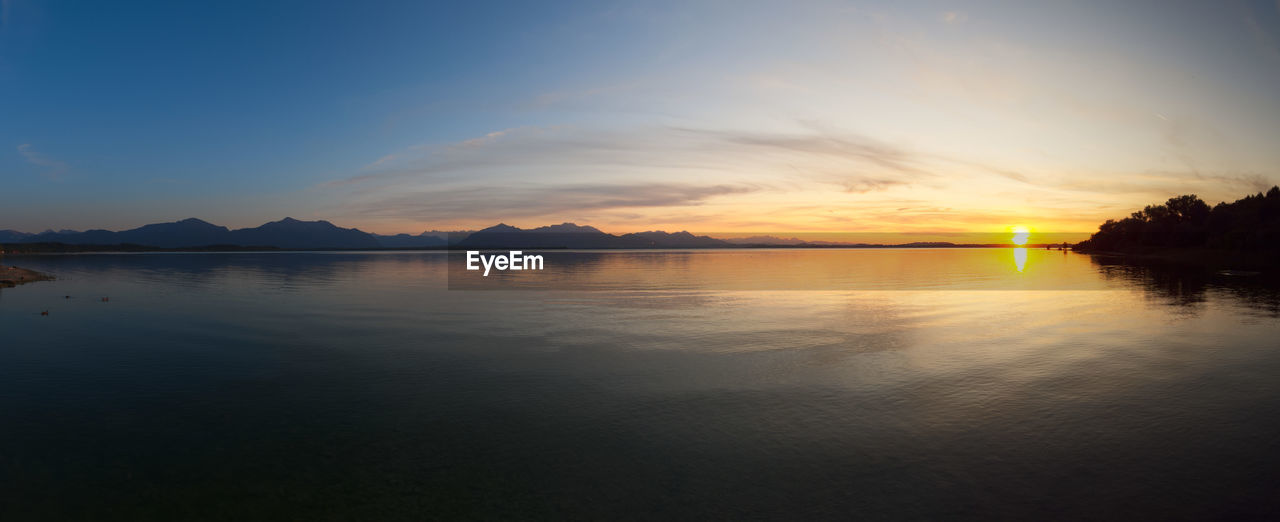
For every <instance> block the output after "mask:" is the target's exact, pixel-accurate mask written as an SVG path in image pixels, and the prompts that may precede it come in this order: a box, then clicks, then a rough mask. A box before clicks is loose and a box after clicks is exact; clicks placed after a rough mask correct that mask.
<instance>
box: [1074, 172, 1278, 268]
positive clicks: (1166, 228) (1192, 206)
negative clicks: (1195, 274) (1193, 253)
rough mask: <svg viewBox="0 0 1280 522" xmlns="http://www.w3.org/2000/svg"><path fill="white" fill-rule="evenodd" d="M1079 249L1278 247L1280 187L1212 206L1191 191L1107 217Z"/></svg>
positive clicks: (1136, 249)
mask: <svg viewBox="0 0 1280 522" xmlns="http://www.w3.org/2000/svg"><path fill="white" fill-rule="evenodd" d="M1075 248H1076V250H1081V251H1086V252H1089V251H1092V252H1098V251H1114V252H1140V251H1149V250H1152V249H1158V248H1210V249H1219V250H1238V251H1280V187H1271V190H1268V191H1267V193H1266V194H1263V193H1261V192H1259V193H1257V194H1255V195H1252V196H1246V197H1245V198H1244V199H1240V200H1237V201H1235V202H1233V203H1226V202H1223V203H1218V204H1217V205H1215V206H1214V207H1213V208H1209V205H1207V204H1205V202H1204V201H1203V200H1201V199H1200V198H1199V197H1196V196H1195V195H1194V194H1188V195H1185V196H1178V197H1175V198H1170V199H1169V201H1166V202H1165V203H1164V204H1163V205H1148V206H1147V207H1146V208H1144V209H1142V210H1139V211H1137V212H1134V213H1133V214H1132V215H1130V216H1129V217H1127V218H1124V219H1121V220H1119V221H1116V220H1113V219H1108V220H1107V222H1106V223H1103V224H1102V226H1100V227H1098V231H1097V232H1096V233H1094V234H1093V235H1092V236H1090V237H1089V239H1088V240H1085V241H1082V242H1080V243H1079V244H1077V245H1076V247H1075Z"/></svg>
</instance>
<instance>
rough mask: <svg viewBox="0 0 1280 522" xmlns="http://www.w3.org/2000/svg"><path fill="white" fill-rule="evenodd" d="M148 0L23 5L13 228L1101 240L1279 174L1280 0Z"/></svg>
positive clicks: (12, 46) (13, 137)
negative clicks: (325, 5) (288, 220)
mask: <svg viewBox="0 0 1280 522" xmlns="http://www.w3.org/2000/svg"><path fill="white" fill-rule="evenodd" d="M147 9H149V10H152V11H154V13H153V14H154V15H155V16H148V17H136V16H130V15H129V14H128V13H129V12H130V10H129V9H118V8H117V6H115V5H112V6H106V5H103V6H96V5H79V6H65V5H44V4H36V3H27V2H10V3H6V14H5V17H4V20H3V21H0V64H3V66H4V67H5V68H6V71H8V74H5V75H2V76H0V77H2V78H3V79H0V92H3V93H4V94H5V95H6V98H8V99H14V100H22V103H20V104H16V105H15V106H14V107H13V108H12V110H11V111H10V112H9V113H7V114H6V125H5V126H4V127H3V128H2V129H0V173H3V176H4V178H5V179H4V183H5V189H6V190H7V191H11V193H14V194H21V196H22V197H20V198H11V199H10V201H7V202H6V205H5V206H4V207H0V229H17V230H23V231H40V230H45V229H55V230H56V229H64V228H65V229H77V230H84V229H90V228H106V229H113V230H119V229H127V228H132V227H136V226H140V225H142V224H147V223H154V222H164V221H173V220H178V219H183V218H186V217H192V216H195V217H199V218H201V219H206V220H209V221H211V222H217V223H219V224H224V225H226V226H229V227H232V228H239V227H252V226H257V225H259V224H261V223H264V222H267V221H273V220H276V219H280V218H281V217H283V216H286V215H289V216H294V217H297V218H299V219H311V220H314V219H324V220H329V221H331V222H334V223H336V224H339V225H341V226H345V227H356V228H360V229H362V230H365V231H369V232H375V233H382V234H394V233H418V232H421V231H424V230H432V229H435V230H460V229H478V228H483V227H487V226H491V225H493V224H496V223H498V222H505V223H508V224H512V225H516V226H521V227H525V228H530V227H537V226H542V225H548V224H555V223H562V222H574V223H578V224H584V225H591V226H595V227H597V228H600V229H601V230H604V231H606V232H611V233H626V232H635V231H644V230H655V229H659V230H667V231H677V230H688V231H691V232H697V233H707V232H719V233H745V234H751V233H755V232H757V231H764V230H767V231H773V232H772V233H774V234H789V233H812V234H844V233H870V234H876V233H882V234H889V233H893V234H909V233H986V232H988V231H990V232H995V231H1007V230H1008V229H1009V227H1011V226H1015V225H1019V224H1022V225H1024V226H1029V227H1032V228H1033V229H1034V230H1045V231H1067V232H1073V233H1081V234H1087V233H1089V232H1092V231H1094V230H1096V229H1097V226H1098V225H1099V224H1101V223H1102V222H1103V221H1105V220H1106V219H1112V218H1122V217H1125V216H1127V215H1129V213H1131V212H1133V211H1135V210H1139V209H1141V208H1142V207H1143V206H1145V205H1148V204H1154V203H1159V202H1162V201H1164V200H1166V199H1167V198H1169V197H1172V196H1176V195H1181V194H1197V195H1199V196H1200V197H1201V198H1203V199H1204V200H1206V201H1207V202H1208V203H1209V204H1210V205H1212V204H1214V203H1217V202H1219V201H1233V200H1235V199H1237V198H1239V197H1242V196H1244V195H1246V194H1251V193H1255V192H1258V191H1262V190H1265V189H1266V188H1268V187H1270V186H1271V185H1274V184H1277V183H1280V148H1276V147H1274V144H1273V143H1272V141H1273V140H1272V138H1273V137H1274V136H1277V135H1280V98H1277V97H1276V96H1275V95H1274V93H1275V92H1280V5H1272V4H1263V3H1257V4H1247V5H1243V4H1242V5H1234V4H1233V5H1232V6H1230V7H1221V6H1216V5H1204V4H1200V3H1194V2H1187V3H1175V4H1169V3H1153V4H1150V5H1146V6H1142V5H1139V4H1126V5H1123V6H1120V5H1115V4H1114V3H1110V2H1091V3H1090V2H1086V3H1072V4H1070V5H1060V4H1043V5H1035V6H1022V5H1006V4H999V3H971V4H968V5H965V6H958V5H956V4H953V3H944V2H920V3H913V4H911V5H905V4H902V3H894V2H856V3H843V2H822V1H819V2H811V3H803V4H795V3H774V2H758V3H756V2H748V3H743V4H740V5H736V6H734V8H733V9H726V8H725V6H724V5H723V4H718V3H714V2H682V3H679V4H678V5H673V6H665V5H652V4H640V5H627V6H578V5H570V4H567V3H559V2H552V3H547V4H539V5H538V6H537V7H534V6H522V5H518V4H517V5H513V6H510V8H509V9H507V10H506V11H509V12H507V13H506V14H507V15H509V16H503V17H495V16H493V13H492V11H490V10H486V9H481V8H478V7H472V6H455V7H450V8H449V9H447V10H444V11H440V10H433V9H432V8H430V7H429V6H425V5H422V4H418V3H404V4H396V3H388V4H381V5H378V6H374V7H369V6H364V7H360V6H354V5H353V6H336V7H334V8H333V9H324V10H317V11H316V12H309V13H307V14H306V16H299V17H285V18H281V17H278V16H266V14H269V13H267V12H261V13H260V12H258V11H257V10H258V9H266V8H264V7H260V6H250V7H244V8H242V9H238V10H230V9H229V10H225V11H220V12H218V13H207V12H205V11H203V10H201V9H197V8H195V7H193V6H183V5H163V6H148V7H147ZM260 14H261V15H263V16H258V15H260ZM210 17H212V18H210ZM214 26H216V27H223V28H225V31H212V32H211V31H202V30H199V28H202V27H214ZM317 27H324V28H326V30H324V31H317V30H316V29H315V28H317ZM375 28H376V29H375ZM226 34H236V35H238V36H237V37H236V38H234V39H232V38H227V37H226V36H225V35H226ZM130 35H135V36H136V35H145V37H135V36H130ZM86 49H90V50H91V52H89V51H86ZM49 64H56V65H57V66H56V67H50V66H49ZM71 86H75V87H74V89H72V87H71ZM5 151H7V152H5ZM1006 240H1007V238H1006ZM1001 241H1005V240H1001ZM1032 241H1034V239H1033V240H1032Z"/></svg>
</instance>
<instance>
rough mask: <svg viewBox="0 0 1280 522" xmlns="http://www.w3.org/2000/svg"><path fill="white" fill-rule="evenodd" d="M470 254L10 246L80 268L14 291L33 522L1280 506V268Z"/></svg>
mask: <svg viewBox="0 0 1280 522" xmlns="http://www.w3.org/2000/svg"><path fill="white" fill-rule="evenodd" d="M1015 255H1021V256H1023V257H1024V259H1022V260H1021V261H1020V262H1019V261H1018V260H1017V259H1015ZM447 259H448V257H447V256H446V255H445V254H442V253H371V254H361V253H314V254H308V253H288V254H280V253H277V254H151V255H84V256H46V257H23V258H12V257H10V258H6V259H5V260H4V263H5V264H18V265H21V266H24V267H27V268H32V269H36V270H41V271H47V272H51V273H53V274H55V275H57V276H58V277H59V278H60V279H59V280H58V281H55V282H50V283H38V284H32V285H26V286H22V287H18V288H13V289H4V290H0V339H3V340H2V341H0V520H184V519H190V520H261V519H271V520H421V519H458V518H463V519H475V518H479V519H529V518H556V519H605V520H619V519H697V520H703V519H707V518H714V519H757V518H758V519H766V518H767V519H938V518H981V519H989V518H994V517H1003V518H1018V519H1068V520H1078V519H1081V518H1092V519H1097V518H1102V519H1132V518H1149V519H1150V518H1156V519H1206V518H1208V519H1214V518H1233V517H1234V518H1240V517H1264V516H1268V515H1269V516H1272V517H1275V516H1280V304H1278V303H1280V296H1278V294H1277V292H1276V291H1275V288H1276V286H1275V285H1274V284H1271V283H1270V282H1268V281H1264V280H1260V278H1261V277H1262V276H1226V275H1218V274H1214V273H1211V272H1202V271H1195V270H1191V271H1186V270H1183V271H1176V270H1169V269H1165V268H1159V267H1137V266H1128V265H1123V264H1116V263H1113V262H1110V261H1106V260H1102V259H1091V258H1090V257H1088V256H1082V255H1075V254H1063V253H1061V252H1045V251H1035V250H1032V251H1029V252H1026V251H1024V252H1022V253H1021V254H1015V253H1014V252H1013V251H1012V250H1003V249H1002V250H878V251H873V250H818V251H797V250H774V251H701V252H616V253H571V252H560V253H556V254H555V256H554V257H549V258H548V260H547V264H548V269H547V271H546V272H544V273H541V274H535V273H524V274H518V275H516V276H511V275H507V276H503V277H505V279H502V280H501V282H502V284H504V285H507V286H505V287H502V286H498V287H497V288H499V289H494V288H495V286H494V285H495V283H494V282H492V281H486V282H484V283H483V284H481V286H483V287H485V288H488V289H487V290H462V289H461V288H466V287H468V285H473V284H475V283H474V281H472V280H465V281H464V280H461V279H459V278H458V277H457V275H458V274H456V273H454V274H451V273H450V271H449V270H448V269H447V268H446V265H447V264H456V262H457V256H455V257H454V261H448V260H447ZM567 267H572V268H567ZM449 288H454V289H453V290H450V289H449ZM501 288H507V289H508V290H503V289H501ZM818 289H821V290H818ZM66 295H70V296H71V298H70V299H66V298H64V296H66ZM103 296H109V297H110V300H109V301H108V302H103V301H102V300H101V297H103ZM42 310H48V311H49V312H50V314H49V315H48V316H41V315H40V314H39V312H40V311H42Z"/></svg>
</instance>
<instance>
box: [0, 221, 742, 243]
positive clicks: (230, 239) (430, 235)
mask: <svg viewBox="0 0 1280 522" xmlns="http://www.w3.org/2000/svg"><path fill="white" fill-rule="evenodd" d="M0 243H10V244H13V243H19V244H21V243H61V244H65V245H102V246H107V245H141V246H147V247H156V248H197V247H208V246H223V245H225V246H236V247H263V248H281V249H376V248H441V247H445V246H454V247H457V248H583V249H597V248H716V247H729V246H733V245H732V244H731V243H729V242H726V241H722V240H719V239H714V238H711V237H707V236H695V235H693V234H690V233H688V232H676V233H668V232H662V231H651V232H638V233H632V234H623V235H613V234H607V233H605V232H601V231H600V230H599V229H597V228H595V227H590V226H580V225H575V224H573V223H562V224H559V225H551V226H545V227H538V228H533V229H521V228H517V227H513V226H510V225H506V224H498V225H495V226H492V227H489V228H486V229H483V230H479V231H475V232H440V231H434V230H433V231H428V232H423V233H421V234H419V235H410V234H397V235H381V234H371V233H368V232H364V231H362V230H359V229H355V228H342V227H339V226H337V225H334V224H333V223H330V222H328V221H300V220H297V219H293V218H288V217H286V218H284V219H282V220H280V221H272V222H270V223H266V224H263V225H262V226H259V227H255V228H242V229H237V230H231V229H228V228H227V227H224V226H219V225H214V224H212V223H209V222H207V221H203V220H200V219H196V218H189V219H184V220H182V221H175V222H172V223H155V224H151V225H144V226H141V227H138V228H134V229H130V230H121V231H118V232H115V231H110V230H86V231H83V232H80V231H74V230H60V231H52V230H50V231H45V232H41V233H36V234H32V233H26V232H18V231H14V230H0Z"/></svg>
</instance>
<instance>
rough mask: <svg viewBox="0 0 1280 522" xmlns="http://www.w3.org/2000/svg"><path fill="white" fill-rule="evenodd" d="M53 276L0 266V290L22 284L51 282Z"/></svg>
mask: <svg viewBox="0 0 1280 522" xmlns="http://www.w3.org/2000/svg"><path fill="white" fill-rule="evenodd" d="M51 280H53V276H50V275H46V274H41V273H40V272H36V271H34V270H27V269H25V268H18V267H16V266H0V288H10V287H14V286H17V285H20V284H24V283H34V282H36V281H51Z"/></svg>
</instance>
